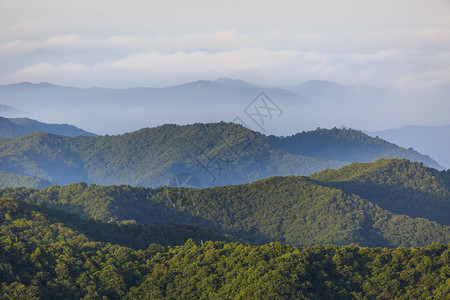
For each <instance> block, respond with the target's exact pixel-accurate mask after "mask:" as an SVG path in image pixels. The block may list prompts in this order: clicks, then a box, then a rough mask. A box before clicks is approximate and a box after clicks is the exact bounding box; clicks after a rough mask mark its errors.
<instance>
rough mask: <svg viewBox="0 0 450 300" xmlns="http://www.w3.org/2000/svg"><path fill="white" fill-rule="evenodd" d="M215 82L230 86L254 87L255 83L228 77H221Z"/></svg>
mask: <svg viewBox="0 0 450 300" xmlns="http://www.w3.org/2000/svg"><path fill="white" fill-rule="evenodd" d="M214 82H215V83H218V84H220V85H224V86H228V87H254V85H252V84H250V83H248V82H246V81H243V80H241V79H231V78H227V77H222V78H219V79H217V80H215V81H214Z"/></svg>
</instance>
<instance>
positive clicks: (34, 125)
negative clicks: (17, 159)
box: [0, 117, 96, 138]
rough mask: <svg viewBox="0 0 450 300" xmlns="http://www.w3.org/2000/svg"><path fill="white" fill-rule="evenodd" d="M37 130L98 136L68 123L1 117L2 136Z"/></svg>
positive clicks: (19, 134)
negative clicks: (48, 122) (49, 122)
mask: <svg viewBox="0 0 450 300" xmlns="http://www.w3.org/2000/svg"><path fill="white" fill-rule="evenodd" d="M36 131H43V132H48V133H53V134H57V135H62V136H96V134H94V133H91V132H87V131H85V130H82V129H80V128H78V127H75V126H73V125H68V124H47V123H42V122H39V121H36V120H32V119H29V118H3V117H0V138H11V137H17V136H21V135H25V134H29V133H32V132H36Z"/></svg>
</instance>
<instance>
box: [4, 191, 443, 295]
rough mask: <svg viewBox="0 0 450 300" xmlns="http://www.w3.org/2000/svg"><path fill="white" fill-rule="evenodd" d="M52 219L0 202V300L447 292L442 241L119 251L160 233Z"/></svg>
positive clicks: (213, 244) (193, 245)
mask: <svg viewBox="0 0 450 300" xmlns="http://www.w3.org/2000/svg"><path fill="white" fill-rule="evenodd" d="M59 213H60V219H55V218H54V215H56V214H57V212H56V211H55V212H51V211H49V210H47V209H44V208H42V207H39V206H30V205H28V204H24V203H22V202H20V201H16V200H13V199H2V198H0V234H1V237H2V238H1V239H0V262H1V264H0V266H1V284H0V298H2V299H28V300H35V299H144V298H145V299H147V298H149V299H191V298H195V299H235V298H239V299H260V298H267V299H314V298H320V299H350V298H357V299H363V298H369V299H372V298H373V299H375V298H380V299H389V298H393V299H397V298H402V297H403V298H411V299H418V298H430V299H431V298H432V299H445V297H446V295H448V276H449V270H448V264H449V262H450V249H449V247H448V246H446V245H442V244H437V243H433V244H432V245H429V246H427V247H426V248H413V249H406V248H403V247H401V248H397V249H386V248H383V249H382V248H375V249H370V248H361V247H357V246H351V247H341V248H338V247H336V246H332V245H327V246H314V247H308V248H297V247H295V246H291V245H281V244H280V243H271V244H267V245H264V246H249V245H244V244H241V243H229V242H220V241H214V237H205V238H207V239H212V241H208V242H194V241H192V240H188V241H187V242H186V243H185V244H184V245H182V246H178V247H165V246H163V245H159V244H150V245H149V246H148V247H147V245H148V244H147V245H145V246H144V247H143V248H142V249H139V250H137V249H132V248H128V247H124V246H121V245H123V244H126V243H130V242H136V241H139V240H144V241H147V242H151V241H155V239H154V237H161V234H158V233H161V231H160V230H159V229H161V228H158V227H157V226H153V227H152V228H147V230H142V229H143V226H140V227H139V226H137V227H136V228H134V229H133V228H132V226H130V224H118V223H103V224H100V223H98V222H93V221H83V220H81V219H79V218H76V217H75V216H70V215H65V214H62V215H61V212H59ZM61 220H62V221H61ZM98 229H100V230H98ZM174 231H176V230H173V229H172V230H171V229H169V230H167V231H166V232H164V231H163V232H164V233H166V234H167V233H171V232H172V233H174ZM177 235H181V236H188V235H189V231H185V232H183V231H178V234H176V235H175V237H174V238H173V240H176V237H177ZM194 235H195V233H194ZM163 236H164V235H163ZM165 236H166V237H167V236H170V234H167V235H165ZM107 242H111V243H112V242H114V243H113V244H110V243H107ZM163 242H164V240H163ZM136 246H137V247H136ZM136 246H135V247H133V248H139V246H142V243H140V242H138V244H137V245H136Z"/></svg>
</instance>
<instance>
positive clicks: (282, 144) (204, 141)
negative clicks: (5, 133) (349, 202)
mask: <svg viewBox="0 0 450 300" xmlns="http://www.w3.org/2000/svg"><path fill="white" fill-rule="evenodd" d="M382 157H396V158H407V159H410V160H412V161H418V162H422V163H424V164H425V165H427V166H430V167H434V168H436V169H442V167H441V166H440V165H439V164H437V163H436V162H435V161H434V160H433V159H431V158H430V157H428V156H426V155H422V154H420V153H418V152H416V151H413V150H408V149H404V148H401V147H398V146H396V145H394V144H391V143H389V142H386V141H384V140H382V139H379V138H372V137H369V136H367V135H365V134H364V133H362V132H360V131H356V130H350V129H337V128H334V129H331V130H326V129H317V130H315V131H310V132H302V133H298V134H296V135H293V136H289V137H276V136H266V135H263V134H260V133H259V132H256V131H252V130H249V129H247V128H245V127H243V126H242V125H238V124H234V123H225V122H221V123H209V124H200V123H198V124H192V125H184V126H179V125H170V124H168V125H163V126H159V127H155V128H146V129H142V130H138V131H135V132H131V133H127V134H123V135H117V136H108V135H106V136H97V137H93V136H78V137H64V136H60V135H54V134H51V133H46V132H35V133H31V134H28V135H24V136H20V137H15V138H3V139H0V170H2V171H3V172H6V173H10V174H17V175H22V176H37V177H40V178H42V179H44V180H47V181H49V182H52V183H57V184H67V183H71V182H82V181H83V182H87V183H97V184H106V185H109V184H129V185H138V186H153V187H156V186H160V185H183V183H185V182H186V183H187V181H186V180H187V178H191V181H192V179H195V180H196V182H197V187H208V186H215V185H227V184H239V183H246V182H252V181H255V180H258V179H262V178H267V177H270V176H275V175H282V176H283V175H309V174H312V173H314V172H318V171H321V170H324V169H330V168H331V169H336V168H339V167H342V166H344V165H346V164H348V163H350V162H364V161H373V160H375V159H377V158H382ZM180 178H185V179H181V181H182V182H181V184H180ZM191 185H192V184H191ZM194 185H195V184H194Z"/></svg>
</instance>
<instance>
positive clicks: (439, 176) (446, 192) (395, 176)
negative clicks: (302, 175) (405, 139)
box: [311, 159, 450, 225]
mask: <svg viewBox="0 0 450 300" xmlns="http://www.w3.org/2000/svg"><path fill="white" fill-rule="evenodd" d="M311 178H312V179H315V180H318V181H320V182H321V184H326V185H327V186H330V187H334V188H339V189H342V190H344V191H346V192H347V193H351V194H356V195H359V196H361V197H363V198H366V199H369V200H370V201H372V202H373V203H376V204H377V205H379V206H381V207H383V208H385V209H388V210H390V211H393V212H396V213H402V214H408V215H410V216H414V217H423V218H428V219H431V220H435V221H437V222H440V223H442V224H447V225H450V218H449V216H450V171H441V172H439V171H437V170H435V169H432V168H427V167H424V166H423V165H421V164H419V163H410V162H409V161H406V160H393V159H384V160H379V161H377V162H375V163H354V164H350V165H349V166H346V167H343V168H342V169H339V170H325V171H322V172H320V173H317V174H313V175H311Z"/></svg>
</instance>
